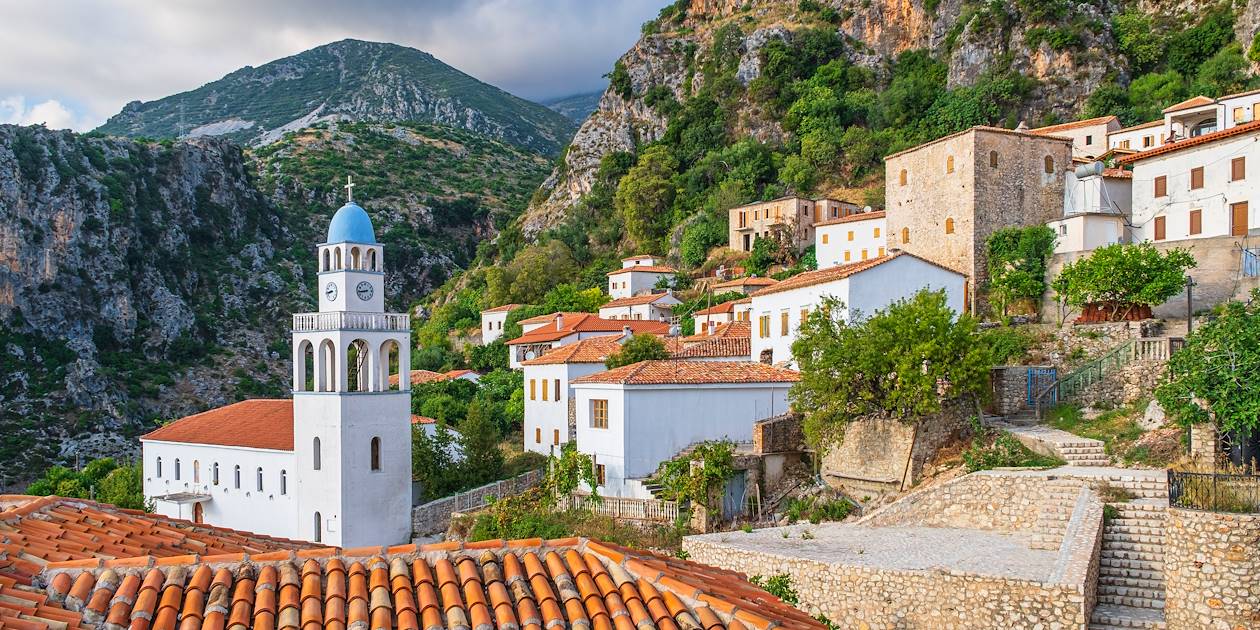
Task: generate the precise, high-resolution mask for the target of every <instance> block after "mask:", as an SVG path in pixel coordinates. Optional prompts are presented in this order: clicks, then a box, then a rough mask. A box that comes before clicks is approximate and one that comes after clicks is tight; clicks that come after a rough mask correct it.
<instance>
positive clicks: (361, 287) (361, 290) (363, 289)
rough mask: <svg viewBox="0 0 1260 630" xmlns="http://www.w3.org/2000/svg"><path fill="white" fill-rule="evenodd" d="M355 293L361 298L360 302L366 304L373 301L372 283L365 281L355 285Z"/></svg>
mask: <svg viewBox="0 0 1260 630" xmlns="http://www.w3.org/2000/svg"><path fill="white" fill-rule="evenodd" d="M354 292H355V293H356V294H357V295H358V296H359V299H360V300H363V301H364V302H366V301H368V300H370V299H372V283H371V282H368V281H367V280H364V281H362V282H360V283H359V284H357V285H355V287H354Z"/></svg>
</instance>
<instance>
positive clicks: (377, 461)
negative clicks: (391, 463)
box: [372, 437, 381, 470]
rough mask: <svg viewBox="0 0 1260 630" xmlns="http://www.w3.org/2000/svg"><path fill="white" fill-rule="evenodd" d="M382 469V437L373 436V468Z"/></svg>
mask: <svg viewBox="0 0 1260 630" xmlns="http://www.w3.org/2000/svg"><path fill="white" fill-rule="evenodd" d="M380 469H381V438H378V437H374V438H372V470H380Z"/></svg>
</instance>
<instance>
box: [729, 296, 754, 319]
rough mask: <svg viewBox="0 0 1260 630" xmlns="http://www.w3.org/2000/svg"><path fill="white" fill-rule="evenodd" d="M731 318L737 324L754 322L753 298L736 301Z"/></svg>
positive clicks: (732, 307)
mask: <svg viewBox="0 0 1260 630" xmlns="http://www.w3.org/2000/svg"><path fill="white" fill-rule="evenodd" d="M731 317H733V318H734V321H737V322H749V321H752V298H750V297H746V298H744V299H742V300H735V303H734V305H733V306H731Z"/></svg>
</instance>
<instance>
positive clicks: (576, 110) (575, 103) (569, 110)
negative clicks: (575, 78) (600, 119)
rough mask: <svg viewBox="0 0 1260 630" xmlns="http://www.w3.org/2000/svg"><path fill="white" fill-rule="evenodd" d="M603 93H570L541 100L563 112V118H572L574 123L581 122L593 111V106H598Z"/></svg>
mask: <svg viewBox="0 0 1260 630" xmlns="http://www.w3.org/2000/svg"><path fill="white" fill-rule="evenodd" d="M603 95H604V93H603V92H587V93H585V94H571V95H569V96H562V97H560V98H554V99H550V100H547V101H543V105H546V106H547V107H548V108H550V109H551V110H552V111H556V112H559V113H560V114H563V115H564V117H565V118H568V119H569V120H572V121H573V122H574V123H577V124H581V123H582V122H583V121H585V120H586V118H587V117H588V116H590V115H591V112H593V111H595V108H597V107H599V99H600V97H601V96H603Z"/></svg>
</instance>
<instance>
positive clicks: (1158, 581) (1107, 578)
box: [1098, 572, 1164, 593]
mask: <svg viewBox="0 0 1260 630" xmlns="http://www.w3.org/2000/svg"><path fill="white" fill-rule="evenodd" d="M1147 573H1149V572H1147ZM1151 575H1155V574H1153V573H1151ZM1098 586H1099V587H1100V588H1101V587H1104V586H1112V587H1123V588H1138V589H1147V590H1152V591H1157V592H1160V593H1162V592H1163V591H1164V578H1163V576H1159V577H1157V578H1154V579H1149V578H1139V577H1133V576H1130V575H1100V576H1098Z"/></svg>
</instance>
